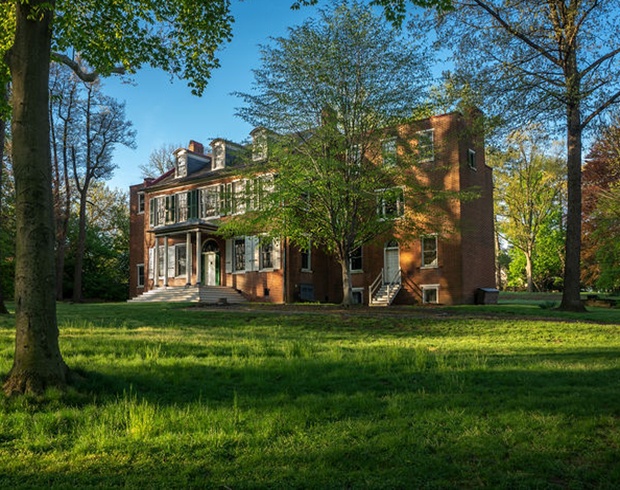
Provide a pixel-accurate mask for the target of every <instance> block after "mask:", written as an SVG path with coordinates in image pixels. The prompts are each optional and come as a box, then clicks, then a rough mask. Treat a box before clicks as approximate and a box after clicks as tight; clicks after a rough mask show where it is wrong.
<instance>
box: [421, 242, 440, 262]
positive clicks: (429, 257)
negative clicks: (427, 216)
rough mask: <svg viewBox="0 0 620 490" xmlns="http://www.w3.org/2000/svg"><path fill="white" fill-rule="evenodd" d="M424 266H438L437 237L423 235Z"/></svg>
mask: <svg viewBox="0 0 620 490" xmlns="http://www.w3.org/2000/svg"><path fill="white" fill-rule="evenodd" d="M422 267H437V237H436V236H426V237H422Z"/></svg>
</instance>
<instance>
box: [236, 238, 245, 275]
mask: <svg viewBox="0 0 620 490" xmlns="http://www.w3.org/2000/svg"><path fill="white" fill-rule="evenodd" d="M234 245H235V246H234V253H235V262H234V266H235V267H234V270H235V271H242V270H245V238H235V243H234Z"/></svg>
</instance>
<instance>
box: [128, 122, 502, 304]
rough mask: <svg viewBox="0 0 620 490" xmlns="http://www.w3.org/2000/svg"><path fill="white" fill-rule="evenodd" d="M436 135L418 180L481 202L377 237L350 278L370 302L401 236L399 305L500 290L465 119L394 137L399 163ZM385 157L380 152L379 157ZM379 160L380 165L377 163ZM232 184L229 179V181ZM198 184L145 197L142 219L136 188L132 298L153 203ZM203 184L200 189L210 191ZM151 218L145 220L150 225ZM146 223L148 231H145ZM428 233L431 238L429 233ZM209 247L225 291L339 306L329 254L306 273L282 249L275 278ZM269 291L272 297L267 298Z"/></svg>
mask: <svg viewBox="0 0 620 490" xmlns="http://www.w3.org/2000/svg"><path fill="white" fill-rule="evenodd" d="M430 128H433V129H434V134H435V159H434V161H432V162H425V163H422V164H420V165H419V166H415V167H412V168H413V170H412V171H414V172H416V173H417V175H418V177H419V178H420V180H421V181H422V182H424V183H426V184H429V185H432V186H434V187H437V188H441V189H448V190H451V191H455V192H457V191H460V190H465V189H471V188H477V189H479V190H480V191H481V197H480V198H479V199H475V200H472V201H468V202H458V201H456V200H452V201H450V202H449V203H444V204H441V205H437V207H435V208H433V209H432V210H430V211H429V212H428V213H427V216H433V217H434V218H438V217H440V218H441V219H442V223H441V226H439V225H437V223H434V225H435V226H429V223H430V220H427V221H428V222H427V223H426V225H425V226H423V227H420V231H419V232H418V233H413V234H411V233H409V234H405V233H401V232H399V231H398V230H397V229H395V230H394V234H393V235H386V236H383V237H379V238H378V239H377V240H376V241H375V242H374V243H372V244H368V245H366V246H364V247H363V272H358V273H354V274H353V275H352V286H353V287H354V288H358V287H359V288H363V290H364V301H365V302H368V286H369V285H370V284H371V283H372V282H373V281H374V280H375V278H376V277H377V276H378V275H379V273H380V272H381V269H382V268H383V265H384V246H385V243H386V242H387V241H388V240H390V239H391V238H392V236H396V239H397V240H398V242H399V246H400V266H401V269H402V271H403V290H402V291H401V293H400V294H399V296H398V297H397V298H396V300H395V302H396V303H397V304H413V303H420V302H421V301H422V296H421V292H422V291H421V287H422V286H423V285H425V284H439V301H440V302H441V303H444V304H453V303H462V302H467V303H469V302H473V299H474V293H475V290H476V288H478V287H490V286H494V277H495V275H494V239H493V238H494V237H493V198H492V192H493V188H492V176H491V169H490V168H488V167H487V166H486V165H485V163H484V145H483V141H482V138H479V137H478V136H477V135H476V133H475V131H474V132H472V131H471V130H470V126H469V125H468V124H466V121H465V118H464V117H463V116H461V115H459V114H456V113H455V114H446V115H441V116H436V117H432V118H429V119H427V120H424V121H420V122H417V123H411V124H407V125H403V126H400V127H398V128H396V129H394V130H393V131H392V132H391V133H390V134H392V135H394V134H398V136H399V152H400V156H399V158H401V157H402V158H408V157H409V156H410V155H412V154H414V152H415V141H416V138H415V133H416V132H417V131H421V130H424V129H430ZM470 148H471V149H473V150H475V151H476V170H472V169H470V168H469V166H468V150H469V149H470ZM378 153H379V152H377V155H378ZM377 158H378V157H377ZM230 178H231V177H228V178H227V179H228V180H229V179H230ZM197 184H198V183H193V184H187V185H185V186H183V187H176V188H173V187H171V186H170V187H167V188H161V190H159V191H157V192H153V193H152V194H151V195H149V194H147V195H146V203H145V213H144V214H140V215H138V214H137V212H136V211H137V192H138V191H139V190H142V189H144V187H145V186H144V185H143V184H140V185H137V186H132V187H131V192H130V205H131V209H132V213H131V221H130V228H131V231H130V233H131V245H130V247H131V250H130V263H131V276H130V294H131V296H132V297H133V296H135V294H136V293H137V292H138V291H137V290H136V275H137V274H136V272H137V269H136V265H137V264H138V263H144V264H145V265H146V269H147V270H146V271H145V276H146V277H145V279H146V282H147V287H148V286H150V281H149V279H148V249H149V248H150V247H152V246H153V244H154V237H153V235H152V234H151V233H145V227H148V216H149V202H148V201H149V198H150V197H153V196H154V195H163V194H166V193H175V192H182V191H184V190H188V189H191V188H193V187H195V186H196V185H197ZM204 184H205V182H200V185H204ZM145 217H146V218H145ZM145 219H146V223H145ZM424 230H425V231H424ZM430 232H436V233H437V235H438V266H437V267H436V268H422V267H421V240H420V237H421V236H422V235H423V234H424V233H430ZM201 238H202V240H203V242H204V241H205V240H207V239H209V238H213V239H215V240H216V241H217V243H218V246H219V250H220V254H221V260H222V262H221V271H222V285H225V286H229V287H234V288H236V289H239V290H241V291H243V292H244V294H245V295H246V296H247V297H248V298H249V299H252V300H256V301H268V302H277V303H279V302H284V301H289V302H292V301H297V300H298V299H299V296H300V288H301V287H302V285H304V284H312V286H313V288H314V298H315V300H316V301H322V302H335V303H338V302H340V301H341V300H342V277H341V268H340V265H339V264H338V263H337V262H336V261H335V260H334V259H333V258H332V257H329V256H327V255H326V254H325V253H323V252H321V251H319V250H317V249H316V248H313V250H312V271H311V272H307V271H302V270H301V252H300V250H299V249H298V248H297V247H294V246H290V245H288V243H287V241H286V240H283V242H282V256H281V265H282V267H281V268H280V269H279V270H276V271H273V272H247V273H232V274H231V273H226V272H225V270H226V269H225V262H226V260H225V255H226V243H225V240H223V239H221V238H219V237H214V236H210V235H208V234H207V233H204V232H203V233H202V237H201ZM195 239H196V236H195V233H192V259H191V264H192V274H195V271H196V261H195V247H196V244H195ZM177 242H178V243H185V235H182V236H178V237H170V242H169V243H170V244H174V243H177ZM185 282H186V279H185V277H183V278H178V279H176V278H170V279H169V284H170V285H173V286H174V285H179V286H180V285H184V284H185ZM266 289H268V290H269V294H268V296H267V295H266V294H265V292H266Z"/></svg>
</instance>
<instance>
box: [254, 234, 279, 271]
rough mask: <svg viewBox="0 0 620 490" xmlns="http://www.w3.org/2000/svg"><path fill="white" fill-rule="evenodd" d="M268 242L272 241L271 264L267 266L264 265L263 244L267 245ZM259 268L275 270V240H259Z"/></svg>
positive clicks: (261, 269)
mask: <svg viewBox="0 0 620 490" xmlns="http://www.w3.org/2000/svg"><path fill="white" fill-rule="evenodd" d="M268 243H271V266H270V267H265V266H264V265H263V246H265V245H267V244H268ZM257 248H258V262H259V263H258V270H260V271H273V270H275V267H274V261H275V253H276V244H275V240H273V239H272V240H270V241H268V242H265V241H262V242H259V244H258V247H257Z"/></svg>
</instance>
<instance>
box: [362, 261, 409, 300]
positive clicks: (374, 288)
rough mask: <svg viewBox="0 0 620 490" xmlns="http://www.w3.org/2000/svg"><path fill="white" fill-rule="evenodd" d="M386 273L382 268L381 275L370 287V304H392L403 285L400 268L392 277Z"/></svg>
mask: <svg viewBox="0 0 620 490" xmlns="http://www.w3.org/2000/svg"><path fill="white" fill-rule="evenodd" d="M385 275H386V274H385V271H384V269H381V273H380V274H379V276H378V277H377V278H376V279H375V280H374V282H373V283H372V284H371V285H370V286H369V287H368V292H369V295H368V298H369V305H370V306H390V305H391V304H392V301H394V298H396V295H397V294H398V292H399V291H400V289H401V287H402V281H401V277H402V276H401V270H400V269H398V271H397V272H396V274H394V276H393V277H391V278H386V277H385Z"/></svg>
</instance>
